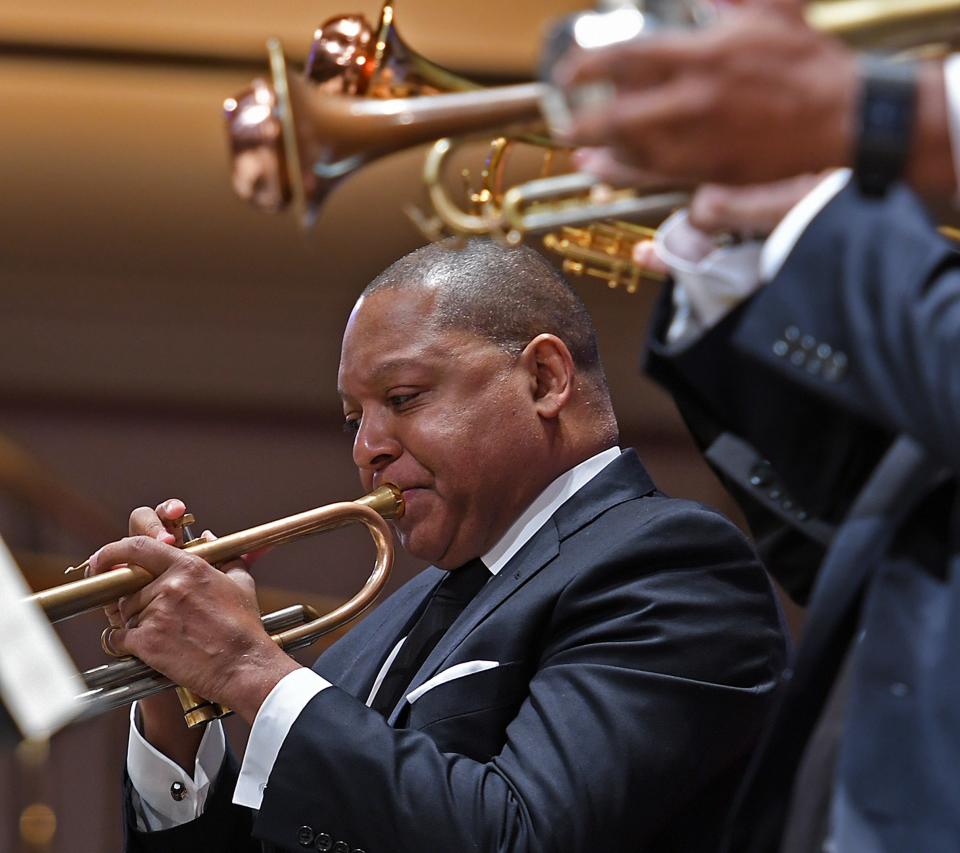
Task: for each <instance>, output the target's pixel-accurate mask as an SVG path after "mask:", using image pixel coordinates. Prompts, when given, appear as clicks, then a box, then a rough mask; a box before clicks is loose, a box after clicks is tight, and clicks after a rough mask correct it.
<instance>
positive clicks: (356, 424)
mask: <svg viewBox="0 0 960 853" xmlns="http://www.w3.org/2000/svg"><path fill="white" fill-rule="evenodd" d="M343 431H344V432H345V433H346V434H347V435H350V436H353V435H356V434H357V433H358V432H360V418H347V419H346V420H345V421H344V422H343Z"/></svg>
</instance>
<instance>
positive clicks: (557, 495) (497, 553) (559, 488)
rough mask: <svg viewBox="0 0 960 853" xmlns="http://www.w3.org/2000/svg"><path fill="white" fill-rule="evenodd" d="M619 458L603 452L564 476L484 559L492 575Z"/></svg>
mask: <svg viewBox="0 0 960 853" xmlns="http://www.w3.org/2000/svg"><path fill="white" fill-rule="evenodd" d="M619 455H620V448H619V447H610V448H608V449H607V450H602V451H600V453H598V454H596V455H595V456H591V457H590V458H589V459H585V460H584V461H583V462H581V463H579V464H578V465H575V466H574V467H573V468H571V469H570V470H569V471H566V472H565V473H563V474H561V475H560V476H559V477H557V479H556V480H554V481H553V482H552V483H551V484H550V485H549V486H547V487H546V488H545V489H544V490H543V491H542V492H541V493H540V495H539V496H538V497H537V498H536V499H535V500H534V501H533V503H531V504H530V506H528V507H527V508H526V509H525V510H524V511H523V512H522V513H521V514H520V517H519V518H518V519H517V520H516V521H515V522H514V523H513V524H511V525H510V528H509V529H508V530H507V532H506V533H504V534H503V536H502V537H500V541H499V542H497V544H496V545H494V546H493V547H492V548H491V549H490V550H489V551H487V553H486V554H484V555H483V557H481V559H482V560H483V564H484V565H485V566H486V567H487V568H488V569H489V570H490V573H491V574H494V575H495V574H497V573H498V572H499V571H500V569H502V568H503V567H504V566H505V565H506V564H507V563H508V562H509V561H510V559H511V558H512V557H513V555H514V554H516V553H517V551H519V550H520V549H521V548H522V547H523V546H524V545H526V544H527V542H528V541H529V540H530V538H531V537H532V536H533V534H534V533H536V532H537V531H538V530H539V529H540V528H541V527H543V525H544V524H546V523H547V519H549V518H550V517H551V516H552V515H553V514H554V513H555V512H556V511H557V510H558V509H559V508H560V507H561V505H563V504H564V503H566V501H567V500H568V499H569V498H571V497H572V496H573V495H574V494H576V493H577V492H578V491H580V489H582V488H583V487H584V486H585V485H586V484H587V483H589V482H590V481H591V480H592V479H593V478H594V477H596V476H597V474H599V473H600V472H601V471H602V470H603V469H604V468H606V467H607V465H609V464H610V463H611V462H612V461H613V460H614V459H616V458H617V457H618V456H619Z"/></svg>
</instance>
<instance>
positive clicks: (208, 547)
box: [29, 485, 403, 622]
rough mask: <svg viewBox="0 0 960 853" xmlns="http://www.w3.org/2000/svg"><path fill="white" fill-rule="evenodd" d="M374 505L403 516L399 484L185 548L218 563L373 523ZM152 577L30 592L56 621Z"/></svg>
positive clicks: (135, 573)
mask: <svg viewBox="0 0 960 853" xmlns="http://www.w3.org/2000/svg"><path fill="white" fill-rule="evenodd" d="M358 507H360V508H359V509H358ZM368 508H369V509H370V510H373V511H374V513H375V514H376V515H379V516H381V517H383V518H396V517H398V516H399V515H401V514H402V513H403V499H402V497H401V495H400V491H399V489H397V487H396V486H393V485H384V486H381V487H380V488H378V489H376V490H374V491H373V492H371V493H370V494H369V495H365V496H364V497H362V498H360V499H359V500H357V501H346V502H343V503H335V504H330V505H328V506H323V507H319V508H317V509H311V510H307V511H306V512H302V513H298V514H297V515H291V516H288V517H287V518H281V519H279V520H277V521H270V522H267V523H266V524H261V525H258V526H257V527H251V528H249V529H248V530H242V531H240V532H238V533H231V534H228V535H226V536H222V537H220V538H219V539H215V540H213V541H212V542H196V543H194V544H192V545H187V546H186V547H185V548H184V549H183V550H185V551H187V552H189V553H191V554H196V555H197V556H198V557H200V558H201V559H203V560H206V561H207V562H208V563H211V564H213V565H216V564H218V563H224V562H226V561H228V560H232V559H235V558H236V557H239V556H241V555H242V554H246V553H249V552H251V551H256V550H258V549H260V548H265V547H267V546H270V545H280V544H283V543H284V542H290V541H292V540H294V539H298V538H300V537H302V536H308V535H310V534H313V533H319V532H320V531H323V530H332V529H334V528H337V527H342V526H343V525H345V524H351V523H354V522H360V523H362V524H365V525H366V526H367V527H368V528H370V523H369V515H368V514H367V511H366V510H367V509H368ZM87 565H89V564H88V563H84V564H82V565H81V566H78V567H77V568H86V566H87ZM151 580H153V576H152V575H151V574H150V573H149V572H148V571H146V570H145V569H142V568H140V567H139V566H124V567H121V568H117V569H112V570H111V571H109V572H104V573H103V574H101V575H96V576H94V577H91V578H84V579H83V580H78V581H74V582H72V583H67V584H62V585H61V586H58V587H53V588H52V589H48V590H43V591H42V592H38V593H35V594H34V595H32V596H30V599H29V600H30V601H32V602H33V603H35V604H37V605H39V606H40V607H41V608H42V609H43V611H44V612H45V613H46V614H47V618H48V619H50V621H52V622H59V621H61V620H63V619H69V618H70V617H72V616H77V615H79V614H81V613H86V612H88V611H90V610H95V609H96V608H98V607H103V606H104V605H105V604H108V603H110V602H111V601H116V600H117V599H118V598H119V597H120V596H123V595H129V594H130V593H132V592H135V591H136V590H138V589H141V588H142V587H144V586H146V585H147V584H148V583H150V581H151Z"/></svg>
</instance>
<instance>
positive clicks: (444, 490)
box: [339, 289, 542, 569]
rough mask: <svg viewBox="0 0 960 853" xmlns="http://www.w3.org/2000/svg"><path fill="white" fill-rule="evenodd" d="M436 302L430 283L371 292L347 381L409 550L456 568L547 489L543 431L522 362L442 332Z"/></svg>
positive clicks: (351, 409)
mask: <svg viewBox="0 0 960 853" xmlns="http://www.w3.org/2000/svg"><path fill="white" fill-rule="evenodd" d="M432 310H433V295H432V293H430V292H429V291H428V290H421V289H406V290H383V291H379V292H377V293H374V294H373V295H371V296H369V297H366V298H364V299H362V300H361V301H360V302H359V303H358V304H357V306H356V307H355V308H354V310H353V313H352V314H351V316H350V320H349V322H348V324H347V329H346V332H345V333H344V337H343V349H342V352H341V357H340V375H339V386H340V394H341V397H342V399H343V411H344V416H345V418H346V421H347V424H348V426H349V428H350V429H351V430H353V431H355V437H354V447H353V456H354V461H355V462H356V464H357V467H358V468H359V470H360V479H361V481H362V482H363V485H364V488H366V489H371V488H375V487H376V486H378V485H380V484H381V483H385V482H392V483H396V484H397V485H398V486H399V487H400V488H401V489H402V490H403V497H404V500H405V502H406V512H405V514H404V517H403V518H402V519H400V520H399V521H398V522H396V527H397V530H398V532H399V534H400V538H401V541H402V542H403V545H404V547H405V548H406V549H407V550H408V551H409V552H410V553H411V554H413V555H414V556H415V557H419V558H421V559H425V560H429V561H430V562H432V563H434V564H435V565H439V566H441V567H443V568H448V569H449V568H455V567H457V566H459V565H462V564H463V563H465V562H466V561H467V560H470V559H472V558H474V557H479V556H482V555H483V554H484V553H485V552H486V551H487V550H489V548H490V547H492V546H493V545H494V544H495V543H496V541H497V539H499V538H500V536H501V535H502V534H503V533H504V532H505V531H506V528H507V527H508V526H509V525H510V523H511V522H512V521H513V520H514V518H515V517H516V516H517V515H518V514H519V513H520V512H521V511H522V510H523V508H524V507H526V505H527V504H528V503H529V502H530V500H532V499H533V497H535V496H536V494H537V493H538V492H539V491H540V489H541V488H542V485H541V484H539V481H538V480H537V478H536V477H535V476H529V474H530V467H529V466H531V465H533V466H534V467H535V466H536V465H537V464H538V462H537V459H538V458H539V457H538V456H537V451H538V448H539V447H540V446H541V445H540V443H539V442H538V437H539V436H540V434H541V433H540V425H539V423H538V417H537V413H536V410H535V407H534V402H533V398H534V395H533V388H532V386H531V378H530V376H529V373H527V372H526V371H525V370H524V369H523V368H522V367H521V366H520V364H519V362H518V360H517V359H516V358H514V357H513V356H511V355H509V354H508V353H505V352H504V351H503V350H501V349H499V348H498V347H496V346H495V345H494V344H492V343H491V342H489V341H487V340H486V339H484V338H481V337H479V336H477V335H474V334H472V333H470V332H465V331H460V330H446V331H437V330H436V329H435V328H434V327H433V325H432V324H431V323H430V316H431V313H432ZM531 484H532V485H531ZM531 491H532V493H531Z"/></svg>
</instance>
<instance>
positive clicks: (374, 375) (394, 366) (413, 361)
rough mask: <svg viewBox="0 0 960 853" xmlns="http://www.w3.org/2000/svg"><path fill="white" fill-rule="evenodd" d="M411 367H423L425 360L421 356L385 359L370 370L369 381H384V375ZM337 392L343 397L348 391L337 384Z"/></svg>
mask: <svg viewBox="0 0 960 853" xmlns="http://www.w3.org/2000/svg"><path fill="white" fill-rule="evenodd" d="M411 367H414V368H422V367H423V361H422V360H421V359H419V358H395V359H393V360H392V361H385V362H383V363H382V364H379V365H377V366H376V367H375V368H374V369H373V370H372V371H371V372H370V376H369V381H371V382H382V381H383V379H384V377H386V376H389V375H390V374H391V373H394V372H396V371H398V370H405V369H407V368H411ZM337 393H338V394H339V395H340V397H341V398H343V397H345V396H346V391H344V390H343V387H342V386H340V385H337Z"/></svg>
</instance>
